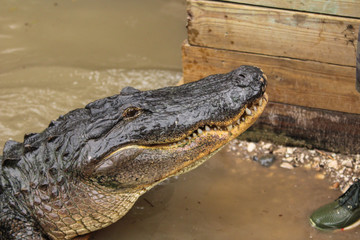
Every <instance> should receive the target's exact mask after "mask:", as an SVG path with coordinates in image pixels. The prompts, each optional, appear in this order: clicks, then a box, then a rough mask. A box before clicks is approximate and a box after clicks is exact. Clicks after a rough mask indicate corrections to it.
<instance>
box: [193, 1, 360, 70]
mask: <svg viewBox="0 0 360 240" xmlns="http://www.w3.org/2000/svg"><path fill="white" fill-rule="evenodd" d="M187 10H188V15H189V17H188V40H189V43H190V44H191V45H196V46H205V47H211V48H219V49H228V50H236V51H243V52H251V53H258V54H263V55H271V56H281V57H288V58H296V59H302V60H313V61H319V62H324V63H333V64H337V65H344V66H355V49H356V46H355V45H356V41H357V32H358V29H359V26H360V19H352V18H344V17H335V16H328V15H321V14H312V13H304V12H297V11H288V10H280V9H273V8H265V7H257V6H249V5H242V4H234V3H224V2H214V1H205V0H203V1H200V0H189V1H188V6H187ZM359 11H360V10H359Z"/></svg>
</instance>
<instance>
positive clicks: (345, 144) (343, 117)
mask: <svg viewBox="0 0 360 240" xmlns="http://www.w3.org/2000/svg"><path fill="white" fill-rule="evenodd" d="M259 134H260V137H261V139H262V140H269V141H273V140H274V138H277V136H279V135H280V137H278V140H277V141H278V143H280V144H287V143H289V142H290V141H291V140H290V141H289V142H282V141H288V140H289V138H290V139H294V140H295V141H296V142H297V143H295V145H296V144H298V143H300V144H301V141H302V142H303V143H304V144H305V145H306V146H308V147H310V148H318V149H325V150H328V151H334V152H342V153H351V154H358V153H360V115H359V114H349V113H342V112H336V111H328V110H320V109H313V108H307V107H300V106H294V105H288V104H281V103H273V102H269V103H268V105H267V107H266V109H265V111H264V112H263V114H262V115H261V117H260V118H259V119H258V120H257V122H256V123H255V124H254V125H253V127H251V128H250V129H249V130H247V131H246V132H245V133H243V136H242V139H246V140H256V139H258V138H259V136H258V135H259Z"/></svg>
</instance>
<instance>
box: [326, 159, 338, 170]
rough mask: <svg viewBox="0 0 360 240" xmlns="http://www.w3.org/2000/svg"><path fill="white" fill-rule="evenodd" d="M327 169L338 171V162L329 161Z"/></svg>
mask: <svg viewBox="0 0 360 240" xmlns="http://www.w3.org/2000/svg"><path fill="white" fill-rule="evenodd" d="M328 167H329V168H333V169H336V170H338V169H339V165H338V162H337V161H336V160H331V161H330V162H329V163H328Z"/></svg>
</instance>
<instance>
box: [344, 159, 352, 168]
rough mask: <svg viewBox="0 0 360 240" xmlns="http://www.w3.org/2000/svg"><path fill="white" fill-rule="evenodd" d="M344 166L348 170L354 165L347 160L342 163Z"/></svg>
mask: <svg viewBox="0 0 360 240" xmlns="http://www.w3.org/2000/svg"><path fill="white" fill-rule="evenodd" d="M341 164H342V165H343V166H345V167H348V168H352V167H353V164H352V161H351V160H345V161H343V162H342V163H341Z"/></svg>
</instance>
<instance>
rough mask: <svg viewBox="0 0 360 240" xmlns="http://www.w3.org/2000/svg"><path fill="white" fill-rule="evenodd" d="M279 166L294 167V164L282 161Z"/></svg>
mask: <svg viewBox="0 0 360 240" xmlns="http://www.w3.org/2000/svg"><path fill="white" fill-rule="evenodd" d="M280 167H282V168H286V169H294V166H293V165H291V164H290V163H288V162H283V163H282V164H281V165H280Z"/></svg>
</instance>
